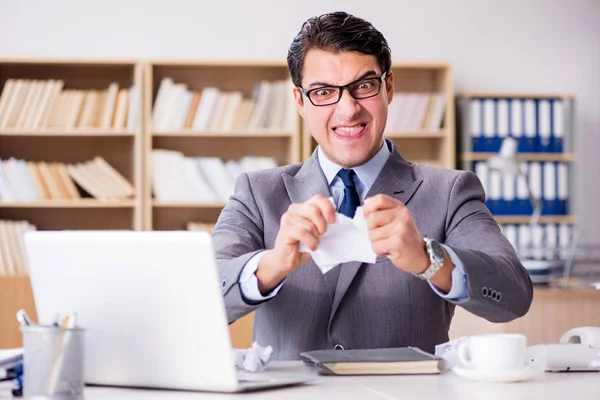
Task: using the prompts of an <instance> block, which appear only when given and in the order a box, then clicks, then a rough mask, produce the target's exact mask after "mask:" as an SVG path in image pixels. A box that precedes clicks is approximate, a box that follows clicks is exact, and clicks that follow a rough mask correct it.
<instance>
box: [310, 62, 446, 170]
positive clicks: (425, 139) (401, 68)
mask: <svg viewBox="0 0 600 400" xmlns="http://www.w3.org/2000/svg"><path fill="white" fill-rule="evenodd" d="M391 69H392V72H393V73H394V92H395V97H394V99H393V101H392V103H393V102H398V101H399V98H400V97H399V96H398V95H404V94H407V93H411V94H412V93H415V94H429V93H441V94H443V96H444V98H445V110H444V113H443V121H442V125H441V126H440V127H439V128H437V129H433V130H428V129H427V130H426V129H403V130H400V131H398V130H396V129H394V128H393V126H392V127H390V125H389V124H388V126H387V127H386V132H385V134H384V136H385V137H386V138H389V139H391V140H393V141H394V143H395V144H396V145H397V146H398V149H399V150H400V153H401V154H402V155H403V156H404V157H405V158H406V159H407V160H409V161H412V162H418V163H424V164H427V165H433V166H437V167H441V168H455V164H456V161H455V159H456V156H455V139H454V136H455V134H454V129H455V128H454V125H455V124H454V115H455V113H454V86H453V78H452V68H451V65H450V63H448V62H438V61H424V62H418V61H400V62H394V63H393V64H392V68H391ZM390 107H391V105H390ZM390 110H392V108H390ZM392 112H393V111H392ZM388 121H390V120H389V119H388ZM316 145H317V143H316V141H315V140H314V138H313V137H312V135H311V134H310V132H309V131H308V129H307V127H306V124H304V126H303V132H302V158H303V159H307V158H308V157H310V155H311V154H312V152H313V151H314V149H315V147H316Z"/></svg>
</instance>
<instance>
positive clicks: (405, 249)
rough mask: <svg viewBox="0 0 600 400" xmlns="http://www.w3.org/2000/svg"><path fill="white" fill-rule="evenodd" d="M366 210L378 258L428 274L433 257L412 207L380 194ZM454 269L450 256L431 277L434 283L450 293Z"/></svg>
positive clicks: (367, 200) (368, 225)
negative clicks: (426, 245)
mask: <svg viewBox="0 0 600 400" xmlns="http://www.w3.org/2000/svg"><path fill="white" fill-rule="evenodd" d="M363 210H364V215H365V218H366V220H367V228H368V229H369V239H370V240H371V246H372V247H373V251H374V252H375V253H376V254H377V255H378V256H389V257H390V259H391V261H392V263H394V265H395V266H396V267H398V268H399V269H401V270H402V271H406V272H412V273H416V274H420V273H423V272H425V270H426V269H427V268H428V267H429V264H430V260H429V256H428V255H427V252H426V251H425V241H424V240H423V237H422V236H421V234H420V233H419V230H418V229H417V226H416V225H415V221H414V220H413V217H412V214H411V213H410V211H409V210H408V208H406V206H405V205H404V204H403V203H401V202H400V201H398V200H396V199H393V198H391V197H389V196H386V195H383V194H378V195H377V196H373V197H370V198H368V199H366V200H365V204H364V207H363ZM453 269H454V264H452V261H451V260H450V257H449V256H448V254H447V253H446V261H445V262H444V266H443V267H442V268H441V269H440V270H439V271H438V272H436V273H435V274H434V275H433V276H432V277H431V279H430V281H431V283H432V284H433V285H435V286H436V287H437V288H439V289H440V290H442V291H443V292H445V293H448V292H449V291H450V289H451V288H452V270H453Z"/></svg>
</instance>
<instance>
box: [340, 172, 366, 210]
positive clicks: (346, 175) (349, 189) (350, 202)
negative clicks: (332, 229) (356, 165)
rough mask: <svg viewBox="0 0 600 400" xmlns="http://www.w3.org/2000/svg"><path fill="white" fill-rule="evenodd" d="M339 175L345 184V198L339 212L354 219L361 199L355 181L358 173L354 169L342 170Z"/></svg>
mask: <svg viewBox="0 0 600 400" xmlns="http://www.w3.org/2000/svg"><path fill="white" fill-rule="evenodd" d="M337 174H338V176H339V177H340V178H341V179H342V182H344V198H343V200H342V204H341V205H340V209H339V210H338V211H339V212H340V213H342V214H344V215H345V216H347V217H350V218H354V213H355V212H356V207H358V206H360V198H359V197H358V192H357V191H356V186H355V185H354V179H353V177H354V175H356V172H354V170H353V169H340V172H338V173H337Z"/></svg>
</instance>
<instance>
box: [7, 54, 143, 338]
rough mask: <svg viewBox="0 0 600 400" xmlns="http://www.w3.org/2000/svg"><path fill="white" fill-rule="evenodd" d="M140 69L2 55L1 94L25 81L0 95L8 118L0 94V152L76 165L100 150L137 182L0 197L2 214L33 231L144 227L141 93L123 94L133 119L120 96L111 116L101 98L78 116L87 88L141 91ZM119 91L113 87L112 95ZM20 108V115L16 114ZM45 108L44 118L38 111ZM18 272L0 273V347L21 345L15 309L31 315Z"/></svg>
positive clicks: (24, 280)
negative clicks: (98, 193)
mask: <svg viewBox="0 0 600 400" xmlns="http://www.w3.org/2000/svg"><path fill="white" fill-rule="evenodd" d="M142 72H143V70H142V67H141V65H140V64H139V63H138V62H137V61H133V60H55V59H52V60H47V59H25V58H20V59H15V58H11V59H6V58H5V59H0V93H4V91H5V89H6V93H11V92H10V91H9V88H12V89H11V90H13V92H12V93H15V92H14V88H15V85H16V83H15V82H17V81H18V82H20V83H19V84H20V85H24V86H21V88H23V87H26V88H28V89H27V90H25V89H20V90H22V95H21V96H23V97H22V98H21V97H19V96H16V97H15V95H12V93H11V95H12V96H13V97H11V95H8V96H5V103H6V102H7V101H8V100H6V99H13V100H11V101H14V104H13V105H12V106H11V107H14V108H11V109H10V110H11V112H10V113H9V114H8V115H12V116H11V117H5V116H6V115H7V112H6V110H7V108H6V104H5V108H4V109H3V108H2V100H1V97H0V159H2V160H8V159H10V158H15V159H20V160H25V161H28V162H35V163H40V162H47V163H59V164H61V165H69V164H71V165H73V164H78V163H85V162H89V161H91V160H93V159H94V158H95V157H97V156H99V157H101V158H103V159H104V160H105V161H106V162H107V163H108V164H109V165H110V166H111V167H112V168H114V170H116V171H117V172H118V174H119V175H121V176H122V177H123V178H125V179H126V180H127V181H128V183H129V184H131V186H133V189H134V194H133V195H132V196H129V197H127V198H119V197H115V198H111V196H108V197H107V198H106V199H105V198H95V197H93V196H90V194H89V193H88V192H86V190H85V189H84V188H82V187H79V186H78V187H77V188H76V190H77V191H78V192H79V195H80V196H81V197H80V198H51V199H48V198H44V199H41V197H40V198H39V199H38V200H33V201H23V200H21V199H15V201H5V200H4V199H0V220H12V221H22V220H24V221H28V222H29V223H30V224H31V225H33V226H35V227H36V229H38V230H64V229H74V230H79V229H86V230H96V229H119V230H122V229H126V230H140V229H142V228H143V218H142V217H143V214H142V212H143V208H142V200H143V198H142V193H143V192H142V184H143V179H142V178H143V171H142V166H143V163H142V161H143V154H142V150H143V135H142V126H141V112H142V108H141V104H142V101H141V96H137V97H132V100H130V99H129V98H127V100H125V99H123V101H122V104H123V106H122V107H121V109H120V110H121V112H122V113H123V112H125V110H126V114H127V116H129V114H130V113H131V111H133V112H135V114H136V116H137V119H135V118H134V119H132V120H131V123H128V121H127V117H125V116H124V114H121V116H120V117H117V116H116V114H117V110H118V109H119V108H118V107H117V104H118V100H115V103H114V107H115V108H114V111H113V112H112V115H110V114H108V112H107V108H106V107H104V109H101V108H100V105H99V104H104V105H105V104H109V102H108V101H104V102H103V101H102V100H100V99H99V98H98V99H97V100H96V101H97V103H95V105H94V108H92V107H91V106H90V111H89V112H90V113H91V112H92V110H93V112H94V114H93V115H94V116H93V117H92V114H88V119H87V123H85V124H84V123H83V120H84V117H83V115H84V112H83V110H84V107H85V102H86V101H87V97H85V96H87V95H88V93H91V92H92V91H94V93H98V94H99V93H101V92H102V91H105V90H107V89H108V88H109V85H111V84H113V87H116V86H118V90H121V89H123V92H127V93H128V95H129V94H130V93H131V92H130V91H129V89H130V88H132V87H135V88H136V89H137V90H138V93H139V91H140V90H141V89H142ZM23 82H25V83H23ZM49 82H62V84H61V87H60V88H57V89H55V90H56V91H57V92H56V93H57V94H56V96H60V95H62V94H64V93H66V92H67V91H70V93H78V95H79V96H82V98H83V100H79V103H76V102H74V101H75V100H74V97H73V96H71V98H70V99H71V100H70V102H69V101H67V100H66V99H67V98H66V97H65V99H64V102H62V103H58V102H57V101H58V100H57V99H58V97H51V95H50V89H49V86H44V85H50V84H49ZM34 84H37V85H38V86H37V89H34V86H33V85H34ZM115 84H116V85H115ZM27 85H31V86H27ZM7 87H8V88H7ZM46 88H47V89H46ZM44 90H48V92H47V93H48V94H47V95H48V96H49V97H48V99H52V100H48V101H46V102H44V99H45V97H44V96H45V94H44V93H46V92H44ZM119 94H120V92H117V96H118V95H119ZM28 98H29V100H28ZM17 99H18V100H17ZM117 99H118V97H117ZM136 99H137V100H136ZM55 104H56V105H55ZM59 104H60V106H59ZM76 104H78V105H76ZM53 106H54V107H56V109H60V110H61V111H60V112H62V113H65V114H63V117H65V118H66V119H63V120H62V122H65V121H71V122H70V123H65V124H64V125H62V124H60V123H58V122H59V121H58V119H55V120H53V122H50V116H49V115H50V114H51V112H50V110H53V109H52V107H53ZM12 110H14V111H12ZM27 110H28V111H27ZM44 110H45V111H44ZM101 110H102V111H104V112H102V111H101ZM53 112H55V113H56V111H53ZM21 113H22V114H23V116H21ZM38 114H39V116H38V117H35V116H37V115H38ZM17 115H18V116H19V117H18V118H17V119H16V120H15V116H17ZM42 115H46V117H45V118H42V117H41V116H42ZM55 115H56V114H55ZM100 115H106V118H107V120H108V125H105V124H104V122H102V121H104V119H102V121H101V120H100V119H99V118H100V117H99V116H100ZM67 116H68V118H67ZM3 118H4V119H5V120H3ZM56 118H58V117H56ZM117 121H120V122H117ZM134 121H137V123H134ZM13 189H14V188H13ZM38 194H39V193H38ZM13 274H14V272H13ZM19 274H20V275H19V276H15V275H2V276H0V327H1V329H0V348H5V347H16V346H20V345H21V333H20V332H19V330H18V326H17V324H16V319H15V313H16V311H17V310H18V309H19V308H25V309H26V310H27V311H28V313H29V314H30V315H31V316H32V317H34V319H35V315H36V310H35V305H34V301H33V296H32V293H31V286H30V283H29V278H28V277H27V274H26V271H24V272H20V273H19Z"/></svg>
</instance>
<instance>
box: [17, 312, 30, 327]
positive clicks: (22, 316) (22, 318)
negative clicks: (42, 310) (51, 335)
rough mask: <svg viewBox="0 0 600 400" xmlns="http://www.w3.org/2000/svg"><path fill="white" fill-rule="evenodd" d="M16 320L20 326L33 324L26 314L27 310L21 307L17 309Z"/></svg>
mask: <svg viewBox="0 0 600 400" xmlns="http://www.w3.org/2000/svg"><path fill="white" fill-rule="evenodd" d="M17 321H19V323H20V324H21V326H30V325H33V322H32V321H31V318H29V315H27V312H26V311H25V310H23V309H20V310H19V311H17Z"/></svg>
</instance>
